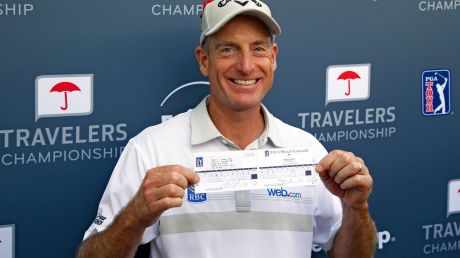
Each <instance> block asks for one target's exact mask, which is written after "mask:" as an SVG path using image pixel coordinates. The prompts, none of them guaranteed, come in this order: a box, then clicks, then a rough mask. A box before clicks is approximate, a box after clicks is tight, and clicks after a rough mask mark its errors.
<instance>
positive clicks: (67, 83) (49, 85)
mask: <svg viewBox="0 0 460 258" xmlns="http://www.w3.org/2000/svg"><path fill="white" fill-rule="evenodd" d="M92 112H93V75H92V74H80V75H42V76H38V77H37V79H36V80H35V121H37V120H38V119H39V118H42V117H57V116H81V115H89V114H91V113H92Z"/></svg>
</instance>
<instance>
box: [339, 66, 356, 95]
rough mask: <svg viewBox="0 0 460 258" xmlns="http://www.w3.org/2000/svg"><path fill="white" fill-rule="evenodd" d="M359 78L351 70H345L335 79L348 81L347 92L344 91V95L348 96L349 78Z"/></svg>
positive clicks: (349, 90)
mask: <svg viewBox="0 0 460 258" xmlns="http://www.w3.org/2000/svg"><path fill="white" fill-rule="evenodd" d="M354 79H361V77H359V75H358V74H357V73H355V72H353V71H346V72H343V73H342V74H340V75H339V78H337V80H347V81H348V92H345V95H347V96H349V95H350V93H351V88H350V80H354Z"/></svg>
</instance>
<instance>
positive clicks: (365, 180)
mask: <svg viewBox="0 0 460 258" xmlns="http://www.w3.org/2000/svg"><path fill="white" fill-rule="evenodd" d="M316 171H318V173H319V176H320V177H321V180H322V181H323V183H324V185H325V186H326V188H327V189H328V190H329V191H330V192H331V193H332V194H334V195H336V196H338V197H339V198H340V199H341V200H342V203H343V204H344V205H346V206H348V207H350V208H356V209H361V208H366V209H367V199H368V197H369V194H370V192H371V189H372V184H373V182H372V177H371V175H370V174H369V169H368V168H367V167H366V165H365V164H364V161H363V159H361V158H360V157H356V156H355V155H354V154H353V153H351V152H346V151H342V150H334V151H332V152H330V153H329V154H328V155H326V156H325V157H324V158H323V159H322V160H321V161H320V162H319V163H318V165H317V166H316Z"/></svg>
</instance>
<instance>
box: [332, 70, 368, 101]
mask: <svg viewBox="0 0 460 258" xmlns="http://www.w3.org/2000/svg"><path fill="white" fill-rule="evenodd" d="M370 80H371V64H352V65H330V66H329V67H328V68H327V71H326V105H327V104H329V103H330V102H338V101H355V100H366V99H368V98H369V95H370Z"/></svg>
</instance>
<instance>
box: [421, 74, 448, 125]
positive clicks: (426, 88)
mask: <svg viewBox="0 0 460 258" xmlns="http://www.w3.org/2000/svg"><path fill="white" fill-rule="evenodd" d="M422 113H423V115H425V116H438V115H447V114H449V113H450V71H449V70H447V69H442V70H427V71H424V72H423V73H422Z"/></svg>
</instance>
